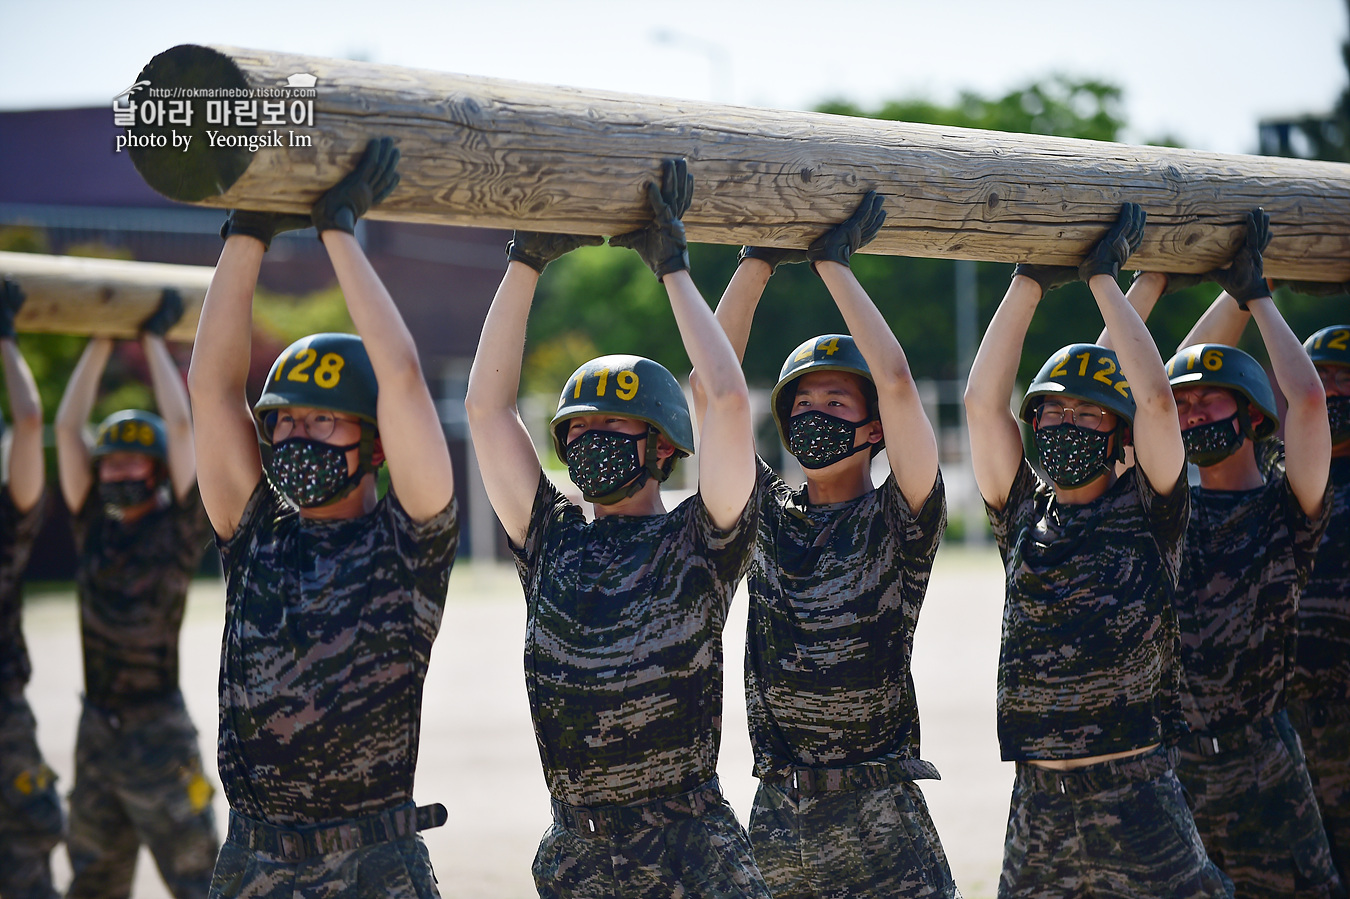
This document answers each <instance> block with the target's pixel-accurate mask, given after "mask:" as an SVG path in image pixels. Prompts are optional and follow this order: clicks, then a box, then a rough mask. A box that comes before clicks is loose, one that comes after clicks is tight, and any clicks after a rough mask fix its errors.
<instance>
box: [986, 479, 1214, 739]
mask: <svg viewBox="0 0 1350 899" xmlns="http://www.w3.org/2000/svg"><path fill="white" fill-rule="evenodd" d="M1189 506H1190V491H1189V490H1187V489H1186V482H1185V472H1184V471H1183V472H1182V473H1181V474H1180V475H1179V477H1178V480H1177V484H1176V486H1175V487H1174V488H1173V489H1172V492H1171V494H1170V495H1168V496H1166V497H1163V496H1159V495H1158V493H1157V492H1156V491H1155V490H1154V489H1153V487H1152V485H1150V484H1149V483H1148V479H1147V478H1145V477H1143V475H1142V474H1141V473H1140V472H1139V470H1138V469H1137V468H1132V469H1130V470H1129V471H1127V472H1126V473H1125V474H1124V475H1122V476H1121V477H1120V478H1119V479H1118V480H1117V481H1116V483H1115V484H1114V485H1112V487H1111V488H1110V489H1109V490H1107V492H1106V493H1105V494H1104V495H1102V496H1100V497H1098V498H1097V499H1095V500H1093V501H1092V502H1089V503H1083V504H1081V505H1066V504H1062V503H1060V502H1058V501H1057V500H1056V499H1055V494H1054V488H1053V487H1052V486H1051V485H1050V484H1048V483H1047V482H1045V481H1043V480H1041V479H1040V478H1039V477H1037V476H1036V474H1035V473H1034V472H1033V471H1032V469H1031V466H1030V464H1028V463H1027V461H1026V460H1025V459H1023V460H1022V465H1021V468H1020V469H1019V470H1018V472H1017V476H1016V478H1014V480H1013V484H1012V488H1011V489H1010V491H1009V493H1008V501H1007V504H1006V505H1005V506H1004V507H1003V508H1002V509H1001V510H998V511H995V510H993V509H989V510H988V511H989V520H990V522H991V524H992V525H993V531H994V538H995V540H997V542H998V548H999V552H1000V553H1001V554H1002V556H1003V562H1004V569H1005V572H1006V576H1007V581H1006V589H1007V597H1006V601H1005V603H1004V607H1003V641H1002V646H1001V649H1000V651H999V675H998V735H999V745H1000V747H1001V748H1002V752H1003V758H1004V760H1005V761H1022V760H1025V759H1072V758H1083V757H1086V756H1092V755H1105V754H1108V753H1112V752H1121V751H1127V750H1130V749H1138V748H1141V747H1144V746H1149V745H1151V744H1153V743H1158V742H1160V741H1166V740H1169V739H1171V738H1172V737H1174V736H1175V735H1176V734H1178V733H1182V732H1184V731H1185V722H1184V721H1183V719H1182V717H1181V666H1180V658H1179V657H1180V635H1179V632H1178V629H1177V622H1176V616H1175V613H1174V612H1173V609H1172V594H1173V591H1174V590H1175V589H1176V585H1177V578H1178V576H1179V574H1180V569H1181V552H1182V540H1183V537H1184V535H1185V531H1186V520H1187V517H1188V515H1189Z"/></svg>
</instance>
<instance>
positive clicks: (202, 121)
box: [131, 45, 1350, 281]
mask: <svg viewBox="0 0 1350 899" xmlns="http://www.w3.org/2000/svg"><path fill="white" fill-rule="evenodd" d="M294 73H308V74H312V75H314V76H316V78H317V83H316V84H315V88H314V89H315V97H314V99H313V124H312V126H310V125H294V124H285V125H282V126H279V127H277V126H268V125H261V124H260V125H256V126H253V127H239V126H237V125H235V126H233V127H231V128H224V127H222V126H221V125H219V124H214V125H213V124H209V123H208V122H207V115H206V114H205V113H206V104H207V102H208V101H207V100H206V99H205V98H203V97H198V98H197V99H195V100H193V101H191V102H192V103H193V104H194V105H195V115H194V117H193V122H192V124H191V126H190V127H186V126H183V125H174V124H172V123H170V122H168V121H166V122H164V123H163V124H162V125H158V126H153V127H152V126H146V125H143V124H140V125H137V126H136V127H134V128H132V129H131V138H132V140H133V142H136V141H140V142H145V141H146V140H156V139H160V138H162V139H163V140H164V141H165V143H166V144H167V145H166V146H164V147H163V148H155V147H142V148H133V149H132V150H131V154H132V158H133V160H134V161H135V164H136V166H137V168H138V169H139V170H140V172H141V174H142V175H143V176H144V177H145V179H146V180H147V181H148V182H149V183H150V185H151V186H153V187H154V188H155V189H157V190H159V191H160V192H161V193H164V194H165V195H166V196H169V197H172V198H174V199H178V200H183V201H186V202H194V203H200V204H204V205H209V206H219V207H239V208H254V209H270V210H276V211H281V212H303V211H306V210H308V208H309V206H310V205H311V203H312V202H313V200H314V199H315V198H316V197H317V196H318V195H319V194H320V193H321V192H322V191H323V190H324V189H326V188H327V187H328V186H330V185H332V184H334V183H336V182H337V180H338V179H339V178H340V177H341V176H342V175H343V174H344V173H346V172H347V171H348V170H349V169H350V168H351V166H352V165H353V164H354V163H355V161H356V159H357V158H358V157H359V154H360V153H361V151H362V149H363V148H364V146H365V143H366V141H367V140H368V139H369V138H370V137H372V136H377V135H390V136H392V137H394V138H395V140H396V141H397V143H398V146H399V147H400V149H401V150H402V154H403V162H402V164H401V167H400V171H401V173H402V176H403V181H402V184H401V185H400V186H399V188H398V190H396V191H395V192H394V194H393V195H392V196H391V197H390V198H389V199H388V200H386V201H385V202H384V204H382V205H381V206H379V207H378V208H377V209H375V210H374V211H372V213H371V217H372V218H383V219H394V220H399V221H411V222H431V223H441V224H456V225H477V226H486V227H500V228H514V227H521V228H527V229H534V230H544V231H563V232H571V233H579V234H615V233H619V232H622V231H624V230H628V229H631V228H633V227H635V226H637V225H639V224H640V223H641V222H642V221H643V220H644V218H645V217H646V211H645V199H644V196H645V195H644V192H643V185H644V183H645V182H646V181H647V180H649V179H651V178H652V177H653V176H654V174H655V173H656V172H657V171H658V164H659V160H660V159H662V158H663V157H669V156H685V157H688V159H689V160H690V170H691V171H692V172H693V173H694V175H695V178H696V191H695V197H694V203H693V207H692V208H691V209H690V211H689V213H688V214H687V215H686V217H685V220H684V221H685V226H686V228H687V229H688V233H689V237H690V239H691V240H694V241H702V242H710V243H728V244H738V243H760V244H770V245H774V246H805V245H806V244H807V243H808V242H809V241H810V240H811V239H812V238H813V237H814V236H815V235H817V234H819V233H820V231H821V230H822V228H824V227H826V226H827V225H828V224H830V223H833V222H836V221H839V220H840V219H841V218H843V217H844V216H846V215H847V214H848V213H849V212H850V211H851V210H852V208H853V206H854V205H855V204H856V203H857V200H858V198H859V197H860V195H861V194H862V192H863V191H865V190H867V189H869V188H875V189H877V190H879V191H881V193H883V194H884V195H885V196H886V197H887V210H888V213H889V217H888V219H887V221H886V226H885V227H884V228H883V229H882V232H881V234H880V235H879V236H878V237H877V239H876V241H875V242H874V243H873V244H872V245H871V246H870V247H869V251H870V252H876V253H887V254H897V255H911V256H925V257H945V258H953V259H978V260H987V261H996V262H1014V261H1019V260H1029V261H1034V262H1044V263H1055V264H1065V263H1072V262H1076V261H1077V260H1078V259H1079V258H1080V257H1081V256H1082V254H1083V253H1084V252H1085V251H1086V250H1087V248H1088V247H1089V246H1091V244H1092V243H1093V242H1094V241H1095V240H1096V239H1097V238H1098V237H1100V235H1101V234H1102V232H1103V229H1104V228H1105V227H1106V226H1107V225H1108V224H1109V223H1110V222H1112V221H1114V219H1115V217H1116V213H1117V211H1118V209H1119V206H1120V204H1121V203H1122V202H1123V201H1126V200H1133V201H1136V202H1139V203H1141V204H1143V206H1144V207H1145V209H1147V211H1148V213H1149V227H1148V232H1147V234H1146V236H1145V240H1144V245H1143V247H1142V248H1141V249H1140V251H1139V252H1138V253H1137V254H1136V256H1135V258H1134V260H1133V263H1134V264H1136V265H1138V266H1139V267H1141V268H1149V269H1155V270H1164V271H1203V270H1206V269H1209V268H1212V267H1214V266H1216V265H1220V264H1222V263H1223V262H1224V261H1225V260H1226V259H1228V258H1229V256H1230V255H1231V254H1232V252H1233V251H1234V250H1235V249H1236V248H1237V246H1238V245H1239V242H1240V234H1241V228H1240V226H1241V222H1242V220H1243V216H1244V214H1245V213H1246V211H1247V210H1248V209H1250V208H1251V207H1253V206H1257V205H1261V206H1264V207H1265V208H1266V210H1267V211H1268V212H1269V213H1270V215H1271V219H1272V222H1273V232H1274V235H1275V238H1274V241H1273V242H1272V243H1271V245H1270V248H1269V250H1268V253H1267V257H1266V272H1267V274H1269V275H1271V276H1274V277H1280V278H1299V279H1308V280H1321V281H1344V280H1350V166H1347V165H1342V164H1337V163H1325V162H1309V161H1304V160H1289V159H1274V158H1266V157H1255V156H1237V155H1221V154H1214V153H1201V152H1195V151H1189V150H1174V149H1165V148H1157V147H1134V146H1126V145H1123V144H1114V143H1102V142H1096V141H1084V140H1069V139H1063V138H1053V137H1044V136H1035V135H1025V134H1003V133H997V132H988V131H974V130H969V129H962V128H948V127H934V126H926V125H911V124H904V123H897V122H881V121H874V120H867V119H855V118H846V117H840V116H829V115H823V114H819V113H805V112H783V111H779V110H766V109H749V108H741V107H733V106H721V105H714V104H708V103H697V102H691V101H682V100H670V99H660V98H652V97H639V96H632V95H627V94H619V93H606V92H600V91H583V90H573V89H567V88H559V87H545V86H539V85H532V84H523V83H518V82H511V81H503V80H497V79H489V78H477V77H469V76H462V75H448V74H442V73H439V72H428V71H421V70H414V69H405V68H399V67H395V66H386V65H373V64H370V63H361V62H351V61H346V60H332V59H322V58H316V57H310V56H298V55H293V54H286V53H270V52H258V51H252V50H240V49H233V48H224V47H220V48H210V47H202V46H196V45H182V46H178V47H174V48H173V49H171V50H168V51H166V52H164V53H161V54H160V55H159V56H156V57H155V58H154V59H153V60H151V62H150V63H149V64H148V65H147V66H146V68H145V69H144V70H143V71H142V72H141V75H140V78H141V80H145V81H148V82H149V83H150V87H149V88H148V89H146V90H145V91H143V92H139V93H137V94H135V95H133V96H132V98H131V99H132V100H138V101H140V102H145V101H147V100H148V101H149V102H151V103H152V110H153V104H154V103H155V102H156V98H155V97H153V96H151V92H152V91H153V92H158V91H164V90H165V89H168V90H169V91H173V90H174V89H178V90H179V91H180V95H181V92H182V91H183V89H194V88H195V89H206V90H212V89H222V88H233V89H236V90H244V91H247V90H253V91H259V90H263V91H266V90H275V89H276V88H277V87H278V86H284V85H286V84H287V79H288V76H290V75H292V74H294ZM163 96H164V95H163V94H161V95H160V97H163ZM264 99H265V98H264ZM164 102H169V101H167V100H166V101H164ZM260 102H261V101H260ZM174 132H177V133H178V135H179V138H180V140H179V145H178V146H175V144H174V141H173V138H172V135H173V133H174ZM211 132H214V135H212V133H211ZM189 135H190V136H191V143H190V144H189V146H188V148H187V150H186V152H185V151H184V150H183V149H182V148H181V139H182V137H186V136H189ZM250 136H252V137H253V138H254V139H255V140H256V139H258V138H268V139H273V138H275V139H279V140H280V142H281V143H282V144H283V146H280V147H264V148H263V149H260V150H258V151H257V152H250V151H249V150H248V149H246V148H243V147H240V146H234V147H227V146H223V144H224V143H225V142H226V141H225V140H224V139H225V138H229V139H231V140H235V141H238V140H247V139H248V138H249V137H250ZM293 137H298V138H299V139H300V140H298V141H295V143H303V142H304V139H305V138H308V139H310V140H311V141H312V143H311V145H309V146H296V145H292V138H293ZM213 143H214V144H215V145H213Z"/></svg>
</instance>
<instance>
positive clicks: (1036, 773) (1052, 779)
mask: <svg viewBox="0 0 1350 899" xmlns="http://www.w3.org/2000/svg"><path fill="white" fill-rule="evenodd" d="M1175 763H1176V752H1175V750H1170V749H1164V748H1163V747H1161V746H1159V747H1158V748H1157V749H1154V750H1153V751H1152V752H1147V753H1144V754H1143V755H1135V756H1130V757H1129V758H1123V759H1115V760H1114V761H1110V762H1097V763H1095V764H1092V765H1084V766H1083V767H1082V768H1070V769H1068V770H1067V771H1059V770H1056V769H1053V768H1042V767H1040V766H1039V765H1033V764H1030V763H1029V762H1018V763H1017V779H1018V780H1019V781H1021V782H1023V783H1025V784H1027V785H1028V786H1031V787H1032V788H1033V789H1036V790H1039V791H1041V792H1045V793H1065V794H1068V793H1073V794H1077V795H1082V794H1086V793H1098V792H1101V791H1102V790H1109V789H1113V788H1115V787H1120V786H1124V785H1126V784H1130V783H1135V782H1137V781H1141V780H1153V779H1154V778H1155V777H1159V776H1161V775H1163V774H1165V773H1167V771H1169V770H1170V769H1171V768H1172V767H1173V766H1174V765H1175Z"/></svg>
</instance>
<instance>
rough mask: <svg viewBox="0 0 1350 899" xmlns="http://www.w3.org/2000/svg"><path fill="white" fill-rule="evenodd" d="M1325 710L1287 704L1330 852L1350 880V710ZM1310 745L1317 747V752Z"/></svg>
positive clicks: (1346, 880)
mask: <svg viewBox="0 0 1350 899" xmlns="http://www.w3.org/2000/svg"><path fill="white" fill-rule="evenodd" d="M1325 711H1326V710H1325V708H1324V707H1320V706H1318V707H1310V706H1305V705H1304V704H1302V703H1299V702H1295V703H1292V704H1291V705H1290V707H1289V717H1290V720H1291V721H1292V722H1293V723H1294V726H1295V728H1296V729H1297V731H1298V734H1299V738H1300V740H1301V742H1302V743H1303V747H1304V753H1305V759H1306V761H1307V764H1308V775H1309V776H1310V777H1311V778H1312V784H1313V792H1314V793H1315V794H1316V795H1317V804H1318V806H1319V808H1320V810H1321V813H1322V825H1323V828H1324V829H1325V830H1326V834H1327V841H1328V842H1329V843H1330V845H1331V856H1332V858H1333V859H1334V860H1335V863H1336V869H1337V871H1339V872H1340V875H1341V883H1342V884H1350V710H1346V713H1344V714H1343V717H1340V718H1339V719H1335V720H1332V719H1329V718H1328V716H1327V715H1326V714H1325ZM1304 734H1306V735H1307V736H1306V737H1304ZM1309 746H1312V747H1315V748H1316V750H1317V754H1316V755H1313V754H1312V753H1311V752H1310V751H1309V750H1308V747H1309Z"/></svg>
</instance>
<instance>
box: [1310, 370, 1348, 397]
mask: <svg viewBox="0 0 1350 899" xmlns="http://www.w3.org/2000/svg"><path fill="white" fill-rule="evenodd" d="M1317 376H1318V377H1319V378H1321V379H1322V387H1323V389H1325V390H1336V391H1338V392H1339V393H1341V394H1342V395H1347V394H1350V366H1345V365H1319V366H1317Z"/></svg>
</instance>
